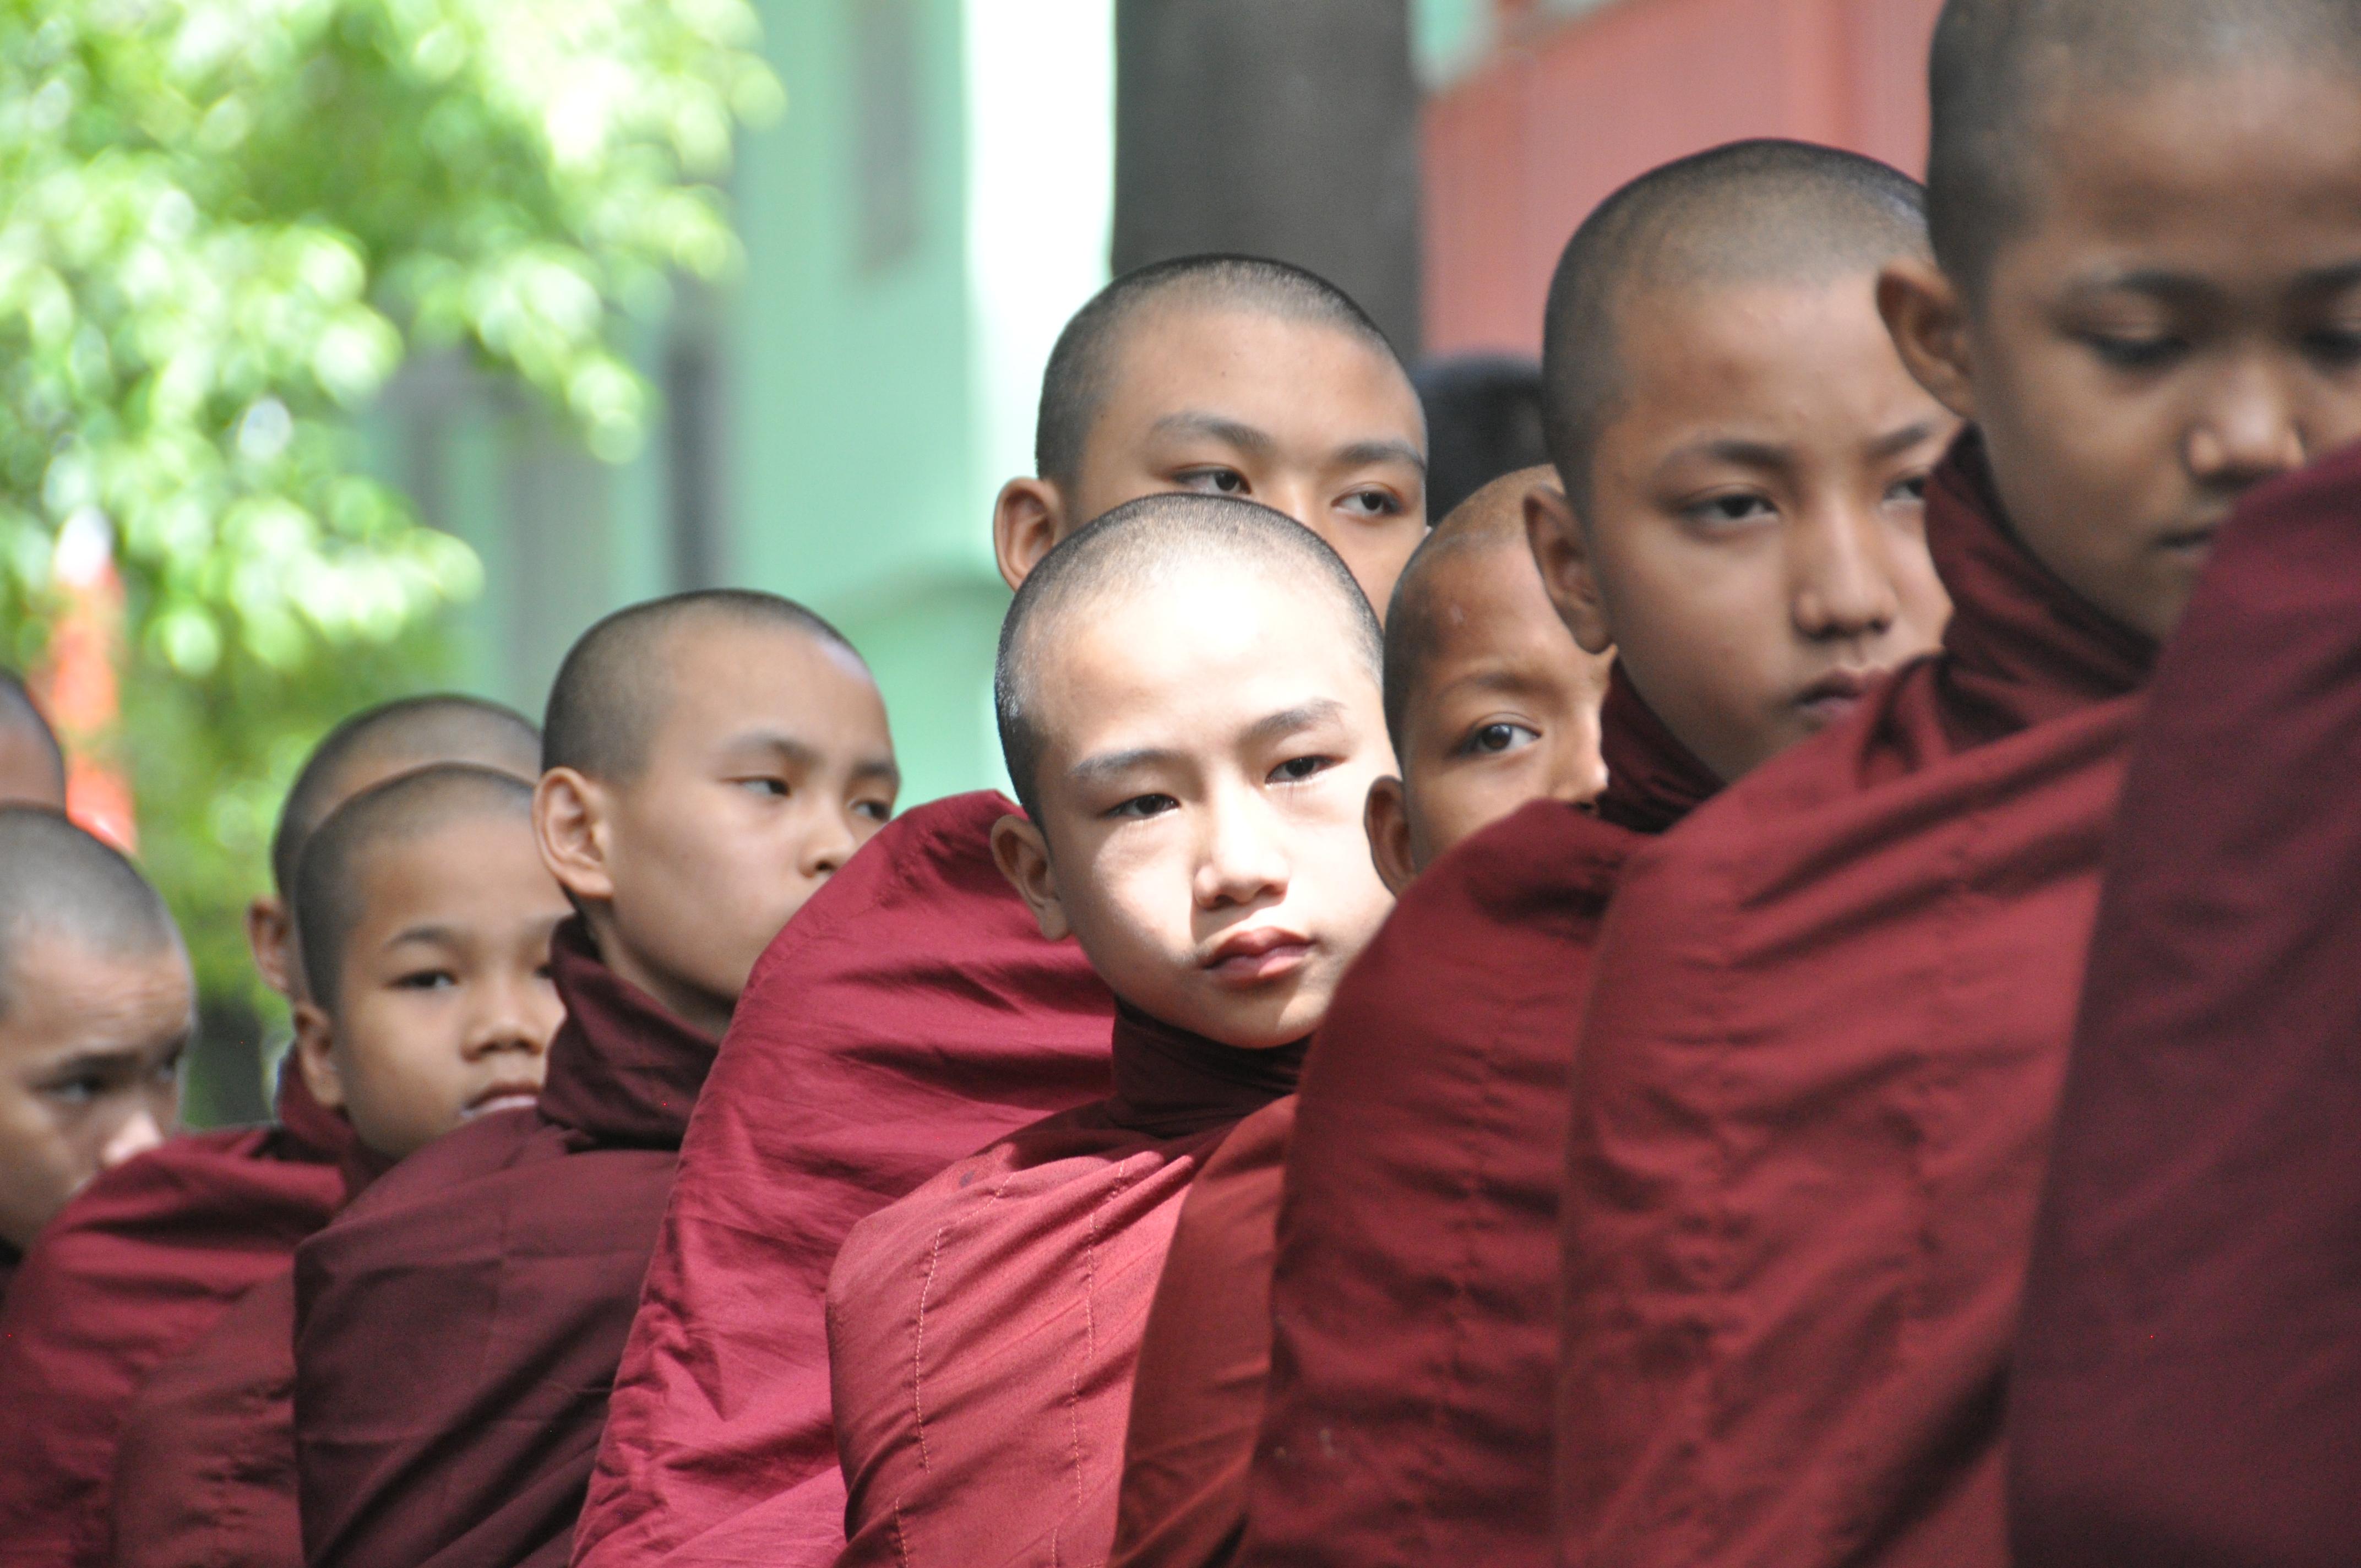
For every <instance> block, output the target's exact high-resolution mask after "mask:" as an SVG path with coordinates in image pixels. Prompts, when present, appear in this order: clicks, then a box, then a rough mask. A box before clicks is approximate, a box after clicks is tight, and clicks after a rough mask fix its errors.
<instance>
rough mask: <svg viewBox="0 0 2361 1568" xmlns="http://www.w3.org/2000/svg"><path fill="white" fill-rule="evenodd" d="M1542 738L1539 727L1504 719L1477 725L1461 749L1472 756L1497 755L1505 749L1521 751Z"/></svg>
mask: <svg viewBox="0 0 2361 1568" xmlns="http://www.w3.org/2000/svg"><path fill="white" fill-rule="evenodd" d="M1541 738H1542V736H1541V731H1540V730H1538V729H1531V728H1529V727H1527V726H1525V725H1522V724H1510V723H1509V722H1508V721H1507V720H1505V719H1503V720H1502V721H1500V722H1499V723H1498V724H1484V725H1479V726H1477V728H1476V729H1475V730H1473V731H1472V732H1471V733H1470V734H1469V735H1468V737H1467V739H1466V740H1465V741H1464V742H1462V743H1461V745H1460V748H1459V749H1460V751H1464V752H1466V754H1467V755H1469V756H1471V757H1496V756H1499V755H1500V754H1501V753H1502V752H1504V751H1523V750H1524V749H1525V748H1526V747H1528V746H1530V745H1532V743H1533V742H1534V741H1536V740H1540V739H1541Z"/></svg>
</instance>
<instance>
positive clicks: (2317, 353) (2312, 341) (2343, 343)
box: [2303, 326, 2361, 369]
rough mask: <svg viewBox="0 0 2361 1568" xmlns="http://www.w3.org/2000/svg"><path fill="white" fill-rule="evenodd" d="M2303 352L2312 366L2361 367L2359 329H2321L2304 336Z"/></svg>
mask: <svg viewBox="0 0 2361 1568" xmlns="http://www.w3.org/2000/svg"><path fill="white" fill-rule="evenodd" d="M2303 351H2304V353H2305V355H2306V356H2309V357H2310V358H2311V359H2312V362H2313V363H2314V364H2318V365H2326V366H2330V367H2335V368H2339V369H2341V368H2344V367H2347V366H2351V365H2361V329H2356V328H2354V327H2350V326H2335V327H2322V328H2321V329H2319V330H2318V331H2316V332H2310V333H2306V334H2304V339H2303Z"/></svg>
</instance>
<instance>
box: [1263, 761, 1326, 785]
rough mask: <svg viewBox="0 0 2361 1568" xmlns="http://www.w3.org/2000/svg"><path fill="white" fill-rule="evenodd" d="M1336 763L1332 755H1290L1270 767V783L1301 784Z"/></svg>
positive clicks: (1324, 771)
mask: <svg viewBox="0 0 2361 1568" xmlns="http://www.w3.org/2000/svg"><path fill="white" fill-rule="evenodd" d="M1335 765H1336V759H1335V758H1334V757H1290V758H1289V759H1288V760H1287V761H1286V762H1281V763H1279V766H1277V767H1275V768H1273V769H1271V771H1270V777H1269V779H1268V781H1267V782H1268V783H1270V784H1301V783H1303V782H1304V781H1305V780H1306V779H1310V778H1315V777H1317V776H1319V775H1320V774H1322V773H1326V772H1327V771H1328V770H1329V769H1331V768H1333V767H1334V766H1335Z"/></svg>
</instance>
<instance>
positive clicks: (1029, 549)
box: [995, 305, 1426, 614]
mask: <svg viewBox="0 0 2361 1568" xmlns="http://www.w3.org/2000/svg"><path fill="white" fill-rule="evenodd" d="M1109 382H1110V385H1109V389H1108V393H1107V397H1106V400H1105V402H1104V405H1103V406H1102V407H1101V408H1100V410H1099V412H1098V416H1097V418H1096V420H1095V422H1093V424H1092V426H1091V431H1090V434H1089V437H1088V438H1087V439H1086V440H1085V441H1084V443H1083V446H1082V464H1081V466H1080V470H1079V472H1078V473H1077V474H1076V475H1075V476H1074V478H1073V480H1072V482H1071V486H1070V487H1067V488H1064V489H1062V490H1055V491H1054V493H1052V488H1049V487H1045V486H1044V485H1043V484H1042V482H1041V481H1038V480H1019V481H1016V482H1015V483H1013V484H1012V485H1011V486H1010V488H1009V490H1008V491H1006V492H1004V494H1003V497H1002V513H1003V515H1002V516H1001V517H1000V518H999V519H997V520H995V533H996V536H997V540H998V543H1000V544H1001V547H1002V548H1001V556H1002V570H1003V572H1004V574H1005V575H1010V576H1011V586H1012V587H1013V586H1014V585H1015V584H1016V582H1021V581H1022V580H1023V578H1024V576H1025V574H1026V573H1027V572H1029V571H1030V570H1031V569H1032V568H1033V566H1034V565H1035V564H1036V563H1038V561H1039V560H1040V558H1041V557H1042V556H1043V555H1045V554H1048V553H1049V548H1050V546H1052V545H1054V544H1055V543H1057V542H1058V541H1059V540H1060V539H1063V538H1064V537H1065V536H1066V535H1068V534H1070V533H1072V532H1074V531H1075V530H1077V529H1079V528H1081V527H1082V525H1083V524H1084V523H1087V522H1089V521H1092V520H1093V519H1094V518H1097V517H1099V516H1101V515H1103V514H1104V513H1105V512H1108V511H1111V510H1114V509H1115V508H1116V507H1118V506H1121V505H1122V504H1123V503H1124V502H1126V501H1131V500H1137V499H1139V498H1140V497H1142V496H1149V495H1160V494H1164V493H1166V492H1170V491H1175V490H1202V491H1205V492H1207V493H1208V494H1212V495H1223V496H1238V497H1242V498H1244V499H1247V500H1253V501H1259V502H1261V503H1262V504H1263V505H1264V506H1267V507H1269V508H1271V509H1273V510H1278V511H1283V512H1285V513H1286V514H1287V515H1288V516H1290V517H1291V518H1293V519H1295V521H1298V522H1300V523H1301V524H1303V526H1304V527H1306V528H1308V529H1310V530H1312V532H1314V533H1316V534H1318V535H1320V537H1321V538H1323V539H1324V540H1326V541H1327V542H1328V543H1329V545H1330V547H1331V548H1333V549H1334V551H1335V552H1336V554H1339V555H1341V556H1343V557H1344V558H1345V565H1348V566H1350V567H1351V568H1352V569H1353V576H1355V577H1356V579H1358V581H1359V582H1360V585H1361V588H1362V591H1363V592H1364V593H1366V594H1367V595H1368V597H1369V602H1370V603H1371V604H1372V605H1375V606H1376V607H1377V608H1378V612H1379V613H1380V614H1382V613H1384V610H1385V606H1386V601H1387V599H1388V598H1390V597H1391V596H1392V593H1393V587H1394V579H1395V578H1396V577H1398V576H1400V575H1401V569H1402V563H1404V562H1405V561H1408V560H1409V559H1410V554H1411V551H1412V550H1415V549H1417V548H1418V543H1419V541H1420V540H1421V539H1422V538H1423V537H1425V533H1426V416H1425V413H1424V412H1423V411H1422V410H1421V408H1420V407H1419V401H1418V394H1417V392H1416V391H1415V390H1413V389H1411V384H1410V378H1408V377H1406V376H1404V375H1403V374H1402V370H1401V367H1400V365H1398V364H1396V363H1395V362H1394V360H1393V359H1392V358H1391V357H1390V356H1388V355H1385V354H1381V353H1379V352H1378V350H1376V349H1375V348H1373V347H1371V346H1370V345H1367V344H1366V343H1364V342H1362V341H1361V340H1360V339H1359V338H1357V337H1356V336H1354V335H1353V334H1351V333H1348V332H1345V331H1343V330H1341V329H1339V328H1336V327H1333V326H1328V325H1324V324H1322V323H1312V322H1298V321H1285V320H1281V319H1279V318H1278V317H1275V316H1271V315H1268V314H1265V313H1260V312H1256V311H1246V310H1229V309H1218V308H1208V307H1202V306H1194V307H1192V306H1185V305H1170V306H1164V307H1158V306H1153V305H1151V306H1149V307H1148V308H1147V309H1146V311H1144V312H1143V313H1142V314H1141V316H1140V317H1139V318H1138V319H1137V321H1135V322H1133V323H1131V324H1130V325H1129V326H1128V327H1127V328H1126V331H1125V332H1124V334H1123V337H1122V340H1121V342H1120V343H1119V344H1118V345H1117V346H1116V349H1115V367H1114V371H1113V373H1112V375H1111V376H1110V377H1109ZM1013 500H1024V501H1027V502H1028V503H1030V504H1031V505H1032V506H1033V507H1034V509H1035V510H1033V511H1032V512H1030V513H1028V514H1027V515H1028V516H1030V517H1032V518H1033V520H1034V523H1035V526H1033V527H1032V528H1030V529H1029V530H1027V531H1020V532H1018V534H1017V536H1016V538H1015V539H1014V540H1013V541H1012V539H1011V537H1010V535H1011V527H1012V525H1011V521H1010V519H1009V517H1008V516H1007V513H1008V512H1009V510H1010V507H1011V503H1012V501H1013Z"/></svg>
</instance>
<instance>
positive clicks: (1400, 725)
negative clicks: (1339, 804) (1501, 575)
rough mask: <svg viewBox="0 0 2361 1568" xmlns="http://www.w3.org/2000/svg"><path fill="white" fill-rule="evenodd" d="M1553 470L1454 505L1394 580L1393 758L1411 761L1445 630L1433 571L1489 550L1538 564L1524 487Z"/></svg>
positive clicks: (1519, 567) (1512, 566)
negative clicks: (1419, 700) (1416, 714)
mask: <svg viewBox="0 0 2361 1568" xmlns="http://www.w3.org/2000/svg"><path fill="white" fill-rule="evenodd" d="M1550 477H1551V475H1550V471H1549V469H1547V468H1546V467H1540V466H1535V467H1530V468H1522V469H1519V470H1518V471H1517V472H1515V473H1513V474H1503V475H1502V476H1500V477H1499V478H1497V479H1494V480H1493V481H1492V482H1491V483H1490V484H1488V485H1486V486H1485V487H1484V488H1481V489H1479V490H1477V492H1476V493H1475V494H1474V495H1472V496H1470V497H1468V498H1467V499H1466V500H1464V501H1462V502H1460V503H1459V504H1458V505H1457V506H1456V507H1454V508H1453V509H1452V510H1451V513H1450V515H1449V516H1447V517H1445V518H1444V520H1443V521H1441V522H1438V523H1436V524H1435V525H1434V530H1433V532H1431V533H1429V534H1428V535H1427V536H1426V538H1425V539H1424V540H1423V541H1422V542H1421V543H1420V544H1419V547H1418V549H1417V551H1416V552H1415V553H1413V554H1411V558H1410V561H1409V563H1408V564H1407V565H1404V566H1403V567H1402V571H1401V576H1400V577H1398V578H1396V579H1395V581H1394V597H1393V598H1392V599H1391V601H1390V602H1389V603H1388V605H1387V606H1386V666H1385V674H1386V733H1387V735H1388V736H1389V737H1390V738H1391V739H1392V740H1393V743H1394V760H1395V762H1398V763H1400V765H1401V766H1402V767H1404V768H1407V767H1408V766H1409V765H1410V748H1409V744H1408V742H1409V740H1410V704H1411V697H1412V696H1414V695H1415V694H1416V693H1417V691H1418V686H1419V683H1420V682H1421V681H1422V680H1423V679H1424V678H1425V676H1426V665H1427V661H1428V660H1429V659H1431V658H1432V657H1433V653H1434V643H1435V638H1436V635H1437V632H1438V630H1440V628H1439V624H1438V620H1437V617H1438V615H1439V613H1440V611H1441V609H1442V608H1443V607H1442V605H1441V604H1440V603H1439V602H1438V601H1437V599H1436V598H1435V593H1434V574H1435V571H1436V569H1437V568H1438V567H1440V566H1442V565H1444V564H1445V563H1446V562H1450V561H1455V560H1461V559H1464V558H1466V556H1468V555H1471V554H1478V553H1481V552H1485V551H1494V550H1498V551H1504V552H1507V553H1509V554H1510V557H1511V559H1510V562H1509V563H1508V565H1506V566H1505V567H1504V569H1505V570H1510V571H1535V572H1537V571H1538V570H1539V568H1537V567H1535V566H1534V565H1533V564H1532V549H1531V548H1530V547H1529V546H1528V545H1527V544H1526V543H1525V506H1524V499H1525V496H1526V494H1527V493H1528V492H1529V491H1531V490H1532V488H1533V487H1534V486H1535V485H1537V484H1543V483H1546V482H1547V481H1548V479H1549V478H1550Z"/></svg>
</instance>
